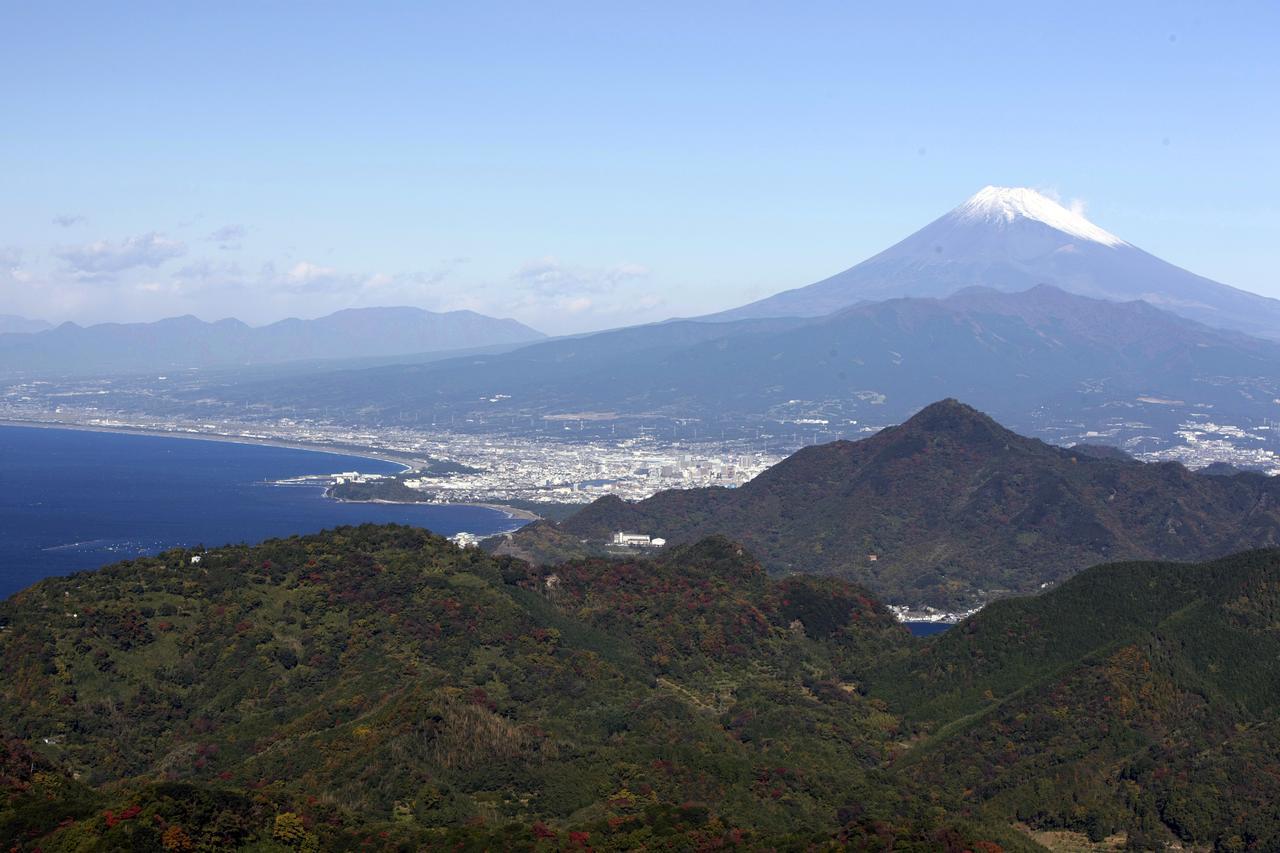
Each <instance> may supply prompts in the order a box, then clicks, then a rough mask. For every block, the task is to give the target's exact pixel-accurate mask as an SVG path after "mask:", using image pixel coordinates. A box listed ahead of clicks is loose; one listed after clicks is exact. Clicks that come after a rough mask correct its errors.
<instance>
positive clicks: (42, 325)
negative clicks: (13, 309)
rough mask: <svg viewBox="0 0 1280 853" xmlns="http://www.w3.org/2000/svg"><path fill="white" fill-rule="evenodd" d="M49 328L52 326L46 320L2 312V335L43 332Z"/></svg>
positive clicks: (0, 325)
mask: <svg viewBox="0 0 1280 853" xmlns="http://www.w3.org/2000/svg"><path fill="white" fill-rule="evenodd" d="M49 328H52V326H51V325H50V324H49V323H46V322H45V321H44V320H32V319H31V318H29V317H19V316H18V315H17V314H0V335H8V334H18V335H27V334H32V333H34V332H43V331H44V330H45V329H49Z"/></svg>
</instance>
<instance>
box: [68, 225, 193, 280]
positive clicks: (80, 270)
mask: <svg viewBox="0 0 1280 853" xmlns="http://www.w3.org/2000/svg"><path fill="white" fill-rule="evenodd" d="M186 253H187V246H186V244H185V243H183V242H182V241H181V240H171V239H169V238H168V237H165V236H164V235H162V234H158V233H156V232H155V231H151V232H149V233H147V234H140V235H138V236H137V237H128V238H126V239H125V240H123V241H121V242H119V243H111V242H108V241H106V240H98V241H97V242H94V243H86V244H84V245H82V246H70V247H64V248H60V249H55V250H54V255H55V256H57V257H58V258H61V259H62V260H63V261H65V262H66V264H67V265H68V266H69V267H70V268H71V269H72V271H73V272H75V273H77V274H80V275H85V276H109V275H112V274H114V273H119V272H123V271H125V270H128V269H133V268H134V267H151V268H153V269H154V268H156V267H158V266H160V265H161V264H162V263H164V262H165V261H167V260H170V259H172V258H178V257H181V256H182V255H185V254H186Z"/></svg>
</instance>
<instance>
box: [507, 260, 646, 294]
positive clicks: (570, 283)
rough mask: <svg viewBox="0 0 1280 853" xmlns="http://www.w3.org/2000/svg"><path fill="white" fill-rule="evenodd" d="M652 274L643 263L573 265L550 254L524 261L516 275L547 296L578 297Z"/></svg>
mask: <svg viewBox="0 0 1280 853" xmlns="http://www.w3.org/2000/svg"><path fill="white" fill-rule="evenodd" d="M648 275H649V269H648V268H647V267H644V266H641V265H640V264H633V263H622V264H617V265H615V266H611V267H603V268H592V267H573V266H567V265H565V264H562V263H560V261H559V260H557V259H556V258H554V257H549V256H548V257H544V258H538V259H536V260H532V261H526V262H525V263H524V264H521V266H520V268H519V269H517V270H516V272H515V275H514V276H513V278H514V279H515V280H516V282H517V283H519V284H521V285H523V286H525V287H527V288H530V289H533V290H535V291H537V292H539V293H542V294H544V295H548V296H571V295H573V296H576V295H580V294H589V293H605V292H608V291H611V290H614V289H615V288H617V287H618V286H619V285H621V284H624V283H626V282H630V281H635V280H637V279H642V278H645V277H646V276H648Z"/></svg>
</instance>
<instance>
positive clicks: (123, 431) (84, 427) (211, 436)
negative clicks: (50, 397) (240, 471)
mask: <svg viewBox="0 0 1280 853" xmlns="http://www.w3.org/2000/svg"><path fill="white" fill-rule="evenodd" d="M0 427H30V428H34V429H66V430H75V431H78V432H109V433H116V434H119V435H144V436H150V437H153V438H185V439H192V440H194V441H218V442H222V443H224V444H256V445H260V446H262V447H283V448H285V449H287V450H306V451H309V452H312V453H328V454H331V455H333V456H353V457H356V458H360V459H373V460H376V461H378V462H387V463H390V464H392V465H399V466H400V467H401V468H403V469H404V471H412V470H413V469H414V465H413V464H412V463H419V464H424V465H425V464H426V463H427V462H428V461H429V460H425V459H424V460H419V459H414V458H413V457H411V456H407V455H403V454H394V453H384V452H381V451H377V450H374V449H373V448H368V447H359V446H356V445H348V444H315V443H311V442H306V441H286V440H284V439H275V438H255V437H252V436H246V435H235V434H233V433H220V432H177V431H169V430H162V429H151V428H148V427H135V426H129V425H128V424H120V425H119V426H102V425H99V424H81V423H70V422H64V421H16V420H0ZM402 473H403V472H402ZM386 503H399V501H386Z"/></svg>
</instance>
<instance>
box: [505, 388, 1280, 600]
mask: <svg viewBox="0 0 1280 853" xmlns="http://www.w3.org/2000/svg"><path fill="white" fill-rule="evenodd" d="M557 529H558V531H559V532H561V533H563V534H565V535H564V536H562V537H559V538H556V537H554V536H551V535H550V534H549V532H548V531H547V530H545V529H542V528H538V529H534V530H531V531H529V533H528V534H520V533H517V534H516V536H515V537H513V542H512V543H511V546H509V547H510V548H519V549H523V551H522V552H523V553H526V554H529V555H531V556H534V557H541V558H551V557H555V556H557V554H559V555H563V554H564V553H565V552H566V551H571V550H572V545H573V543H574V542H575V541H576V540H580V539H587V540H591V541H596V542H602V541H605V540H607V539H608V538H609V537H610V536H611V535H612V534H613V532H614V531H617V530H631V531H637V532H641V533H648V534H651V535H654V536H661V537H663V538H665V539H667V540H668V541H669V542H675V543H683V542H690V541H695V540H697V539H700V538H702V537H704V536H708V535H712V534H716V533H720V534H724V535H726V536H730V537H732V538H733V539H735V540H737V541H740V542H742V543H743V544H745V545H746V546H747V547H748V548H749V549H751V551H752V552H753V553H755V554H757V555H759V557H760V559H761V561H762V562H763V563H764V565H765V567H766V568H767V569H769V570H770V571H773V572H779V573H785V572H802V573H823V574H838V575H840V576H843V577H847V578H850V579H852V580H855V581H857V582H858V583H861V584H863V585H865V586H867V587H868V588H869V589H870V590H872V592H874V593H875V594H876V595H877V596H879V597H881V598H884V599H887V600H889V601H893V602H897V603H907V604H915V603H926V604H933V605H939V606H955V605H960V604H968V603H972V602H974V601H982V600H989V599H991V598H994V597H998V596H999V595H1002V594H1008V593H1009V592H1018V593H1028V592H1032V591H1034V590H1036V589H1039V588H1040V586H1041V584H1045V583H1054V582H1058V581H1061V580H1063V579H1065V578H1066V577H1069V576H1070V575H1071V574H1072V573H1074V572H1077V571H1079V570H1081V569H1083V568H1085V567H1087V566H1090V565H1093V564H1095V563H1099V562H1103V561H1107V560H1118V559H1177V560H1203V559H1211V558H1214V557H1219V556H1223V555H1225V554H1229V553H1232V552H1234V551H1238V550H1241V549H1243V548H1248V547H1263V546H1269V545H1275V544H1277V543H1280V479H1278V478H1274V477H1265V476H1262V475H1259V474H1239V475H1236V476H1229V477H1214V476H1204V475H1199V474H1196V473H1194V472H1191V471H1189V470H1187V469H1186V468H1184V467H1182V466H1181V465H1178V464H1176V463H1164V464H1144V463H1141V462H1137V461H1135V460H1132V459H1126V458H1113V457H1109V456H1099V455H1098V454H1096V453H1076V452H1074V451H1072V450H1069V449H1064V448H1060V447H1055V446H1052V445H1049V444H1045V443H1044V442H1041V441H1039V440H1036V439H1030V438H1025V437H1022V436H1019V435H1017V434H1015V433H1013V432H1011V431H1009V430H1007V429H1005V428H1003V427H1001V426H1000V425H999V424H997V423H996V422H995V421H993V420H991V419H990V418H989V417H987V416H986V415H983V414H981V413H979V412H977V411H975V410H974V409H972V408H970V407H968V406H966V405H964V404H962V403H958V402H956V401H954V400H945V401H942V402H940V403H935V404H933V405H931V406H928V407H926V408H925V409H924V410H922V411H921V412H919V413H918V414H917V415H915V416H914V417H912V418H911V419H910V420H908V421H907V422H906V423H904V424H902V425H900V426H896V427H891V428H889V429H886V430H883V431H881V432H880V433H877V434H876V435H874V436H872V437H870V438H868V439H865V440H862V441H857V442H851V441H837V442H832V443H830V444H824V445H818V446H813V447H807V448H804V449H803V450H801V451H799V452H797V453H795V454H794V455H792V456H791V457H789V458H787V459H785V460H783V461H782V462H780V463H778V464H777V465H775V466H774V467H772V468H770V469H769V470H767V471H765V472H764V473H763V474H761V475H760V476H759V477H757V478H756V479H754V480H752V481H751V482H749V483H747V484H746V485H744V486H742V487H740V488H737V489H721V488H709V489H689V490H672V491H665V492H660V493H658V494H656V495H654V496H653V497H651V498H648V499H646V500H643V501H639V502H636V503H627V502H624V501H622V500H620V499H617V498H601V499H600V500H598V501H596V502H595V503H593V504H591V505H589V506H588V507H586V508H584V509H583V510H582V511H581V512H579V513H577V514H576V515H574V516H571V517H569V518H568V519H565V520H564V521H562V522H560V524H559V525H558V528H557ZM535 534H536V536H535ZM552 546H555V547H552ZM873 557H874V559H873Z"/></svg>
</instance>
